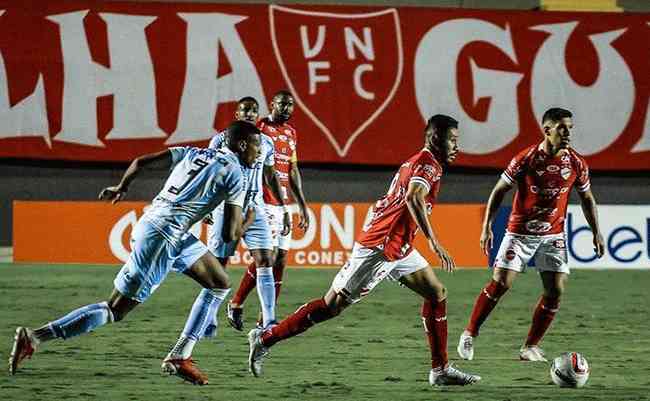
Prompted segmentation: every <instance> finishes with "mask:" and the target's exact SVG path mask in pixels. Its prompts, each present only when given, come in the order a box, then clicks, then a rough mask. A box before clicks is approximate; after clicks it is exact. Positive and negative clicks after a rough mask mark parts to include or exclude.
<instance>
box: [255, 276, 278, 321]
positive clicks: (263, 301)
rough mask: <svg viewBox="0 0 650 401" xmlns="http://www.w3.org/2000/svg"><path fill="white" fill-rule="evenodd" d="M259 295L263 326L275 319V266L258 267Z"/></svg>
mask: <svg viewBox="0 0 650 401" xmlns="http://www.w3.org/2000/svg"><path fill="white" fill-rule="evenodd" d="M257 295H258V297H259V299H260V306H261V307H262V326H263V327H266V326H267V325H268V324H269V323H270V322H273V321H275V280H274V279H273V268H271V267H258V268H257Z"/></svg>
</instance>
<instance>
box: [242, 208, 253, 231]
mask: <svg viewBox="0 0 650 401" xmlns="http://www.w3.org/2000/svg"><path fill="white" fill-rule="evenodd" d="M255 217H256V215H255V208H253V207H249V208H248V210H247V211H246V217H245V218H244V222H243V223H242V225H241V230H242V232H246V231H247V230H248V228H249V227H250V226H251V225H253V222H255Z"/></svg>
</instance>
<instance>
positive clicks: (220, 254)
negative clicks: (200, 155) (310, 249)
mask: <svg viewBox="0 0 650 401" xmlns="http://www.w3.org/2000/svg"><path fill="white" fill-rule="evenodd" d="M258 107H259V105H258V103H257V101H256V100H255V98H253V97H244V98H242V99H240V100H239V101H238V102H237V110H236V112H235V119H236V120H238V121H246V122H250V123H251V124H255V122H256V120H257V116H258ZM260 139H261V141H260V142H261V143H260V154H259V156H258V158H257V159H256V160H255V162H254V164H253V166H252V167H251V168H245V169H244V173H245V175H246V177H247V184H248V186H247V188H246V190H245V191H246V195H245V200H244V208H243V209H244V214H245V215H246V218H245V221H244V223H243V225H242V232H243V239H244V242H245V243H246V246H247V247H248V250H249V252H250V253H251V255H252V256H253V258H254V259H255V262H256V264H257V266H260V267H258V268H257V272H258V274H257V281H258V284H257V289H258V294H259V298H260V304H261V305H262V315H263V319H264V323H265V327H266V326H268V325H269V324H270V323H272V322H274V321H275V283H274V279H273V268H272V267H271V266H272V256H273V242H272V234H271V227H270V225H269V223H268V220H267V216H266V212H265V210H264V199H263V194H262V185H263V183H264V181H265V182H266V183H267V185H269V187H270V188H271V189H272V190H273V191H274V192H275V194H276V195H277V196H278V197H280V193H281V192H280V182H279V180H278V178H277V177H276V175H275V168H274V160H273V153H274V146H273V141H272V140H271V138H269V137H268V136H266V135H264V134H261V136H260ZM229 141H230V135H229V133H228V130H224V131H222V132H220V133H218V134H217V135H215V136H214V137H213V138H212V140H211V141H210V146H209V147H210V148H211V149H221V148H223V147H225V146H227V145H228V143H229ZM290 223H291V221H290V219H289V215H288V214H287V215H286V219H285V225H284V232H283V235H286V234H288V232H289V229H290ZM225 224H226V215H225V209H224V207H223V205H220V206H219V207H217V208H216V209H215V210H214V212H212V217H211V221H210V228H209V231H208V248H209V249H210V251H211V252H212V253H213V254H214V255H215V256H216V257H217V259H219V262H221V264H222V265H223V266H226V264H227V263H228V258H229V257H230V256H232V255H233V253H234V252H235V250H236V248H237V244H238V242H239V239H236V240H232V241H229V240H228V239H227V238H226V237H224V236H222V235H221V232H222V230H223V227H224V226H225ZM211 301H212V297H211V296H210V293H209V290H207V289H202V290H201V292H200V293H199V295H198V296H197V298H196V300H195V301H194V304H193V305H192V310H191V311H190V314H189V316H188V318H187V321H186V323H185V327H184V328H183V331H182V332H181V334H180V336H179V338H178V340H177V341H176V344H175V345H174V346H173V347H172V349H171V350H170V352H169V353H168V354H167V356H166V357H165V358H164V360H163V364H162V370H163V372H165V373H169V374H178V372H176V371H174V367H175V365H173V364H172V363H173V362H174V361H182V360H188V359H191V356H192V351H193V350H194V346H195V345H196V343H197V342H198V341H199V340H200V339H202V338H204V337H212V336H214V335H215V333H216V328H217V316H216V310H214V309H211ZM231 324H232V323H231ZM239 330H241V327H240V328H239ZM190 375H194V377H191V376H190ZM185 376H186V377H185V378H186V379H187V380H189V381H193V382H197V381H200V378H201V377H205V374H204V373H203V372H201V371H200V370H199V369H198V367H197V366H196V365H194V369H193V370H192V371H188V372H187V374H186V375H185Z"/></svg>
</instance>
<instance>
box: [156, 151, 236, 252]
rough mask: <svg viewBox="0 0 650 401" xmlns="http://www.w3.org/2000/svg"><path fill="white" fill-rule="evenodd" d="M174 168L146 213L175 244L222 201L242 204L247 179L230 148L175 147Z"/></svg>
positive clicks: (173, 152) (177, 244)
mask: <svg viewBox="0 0 650 401" xmlns="http://www.w3.org/2000/svg"><path fill="white" fill-rule="evenodd" d="M169 150H170V151H171V154H172V163H173V168H172V172H171V174H170V175H169V177H168V178H167V181H166V182H165V185H164V186H163V189H162V191H160V193H159V194H158V196H156V198H154V200H153V203H152V205H151V207H150V208H149V209H148V210H147V211H146V213H145V215H144V216H143V218H144V219H146V220H148V221H149V222H150V223H151V224H152V225H153V226H154V227H156V229H157V230H158V231H160V232H161V233H162V234H163V235H164V236H165V238H166V239H167V240H168V241H170V242H171V243H172V244H173V245H175V246H179V245H180V243H181V239H182V237H183V235H184V234H185V233H186V232H187V231H188V230H189V229H190V227H192V225H194V223H196V222H198V221H200V220H202V219H203V218H204V217H205V216H206V215H207V214H208V213H210V212H211V211H212V210H213V209H214V208H215V207H217V206H218V205H219V204H220V203H222V202H226V203H231V204H234V205H237V206H240V207H242V206H243V203H244V197H245V196H246V188H247V186H248V185H247V179H246V175H245V174H244V173H243V168H242V165H241V164H240V163H239V159H238V158H237V156H236V155H235V154H234V153H233V152H232V151H231V150H230V149H228V148H221V149H218V150H217V149H206V148H194V147H174V148H170V149H169Z"/></svg>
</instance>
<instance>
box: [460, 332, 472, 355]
mask: <svg viewBox="0 0 650 401" xmlns="http://www.w3.org/2000/svg"><path fill="white" fill-rule="evenodd" d="M456 351H458V356H460V357H461V358H462V359H465V360H468V361H471V360H472V359H474V337H472V336H471V335H469V333H467V331H463V334H461V335H460V338H459V339H458V347H457V348H456Z"/></svg>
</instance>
